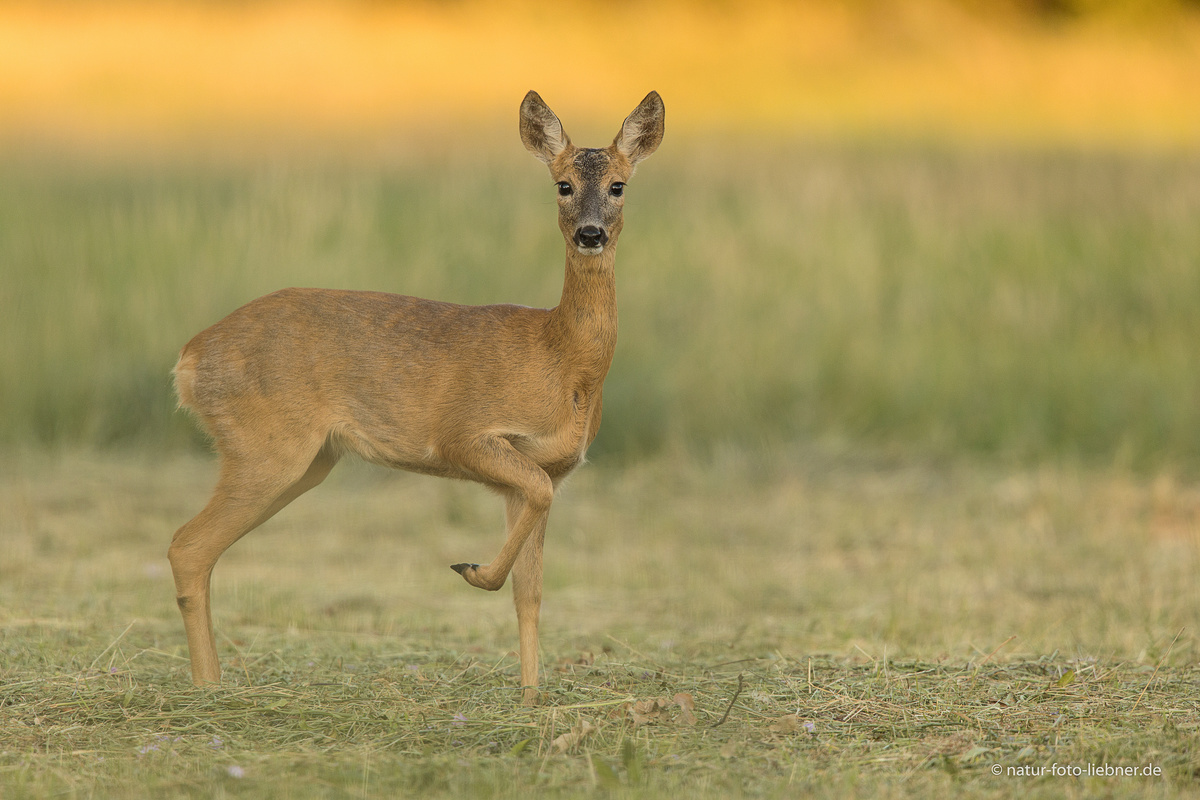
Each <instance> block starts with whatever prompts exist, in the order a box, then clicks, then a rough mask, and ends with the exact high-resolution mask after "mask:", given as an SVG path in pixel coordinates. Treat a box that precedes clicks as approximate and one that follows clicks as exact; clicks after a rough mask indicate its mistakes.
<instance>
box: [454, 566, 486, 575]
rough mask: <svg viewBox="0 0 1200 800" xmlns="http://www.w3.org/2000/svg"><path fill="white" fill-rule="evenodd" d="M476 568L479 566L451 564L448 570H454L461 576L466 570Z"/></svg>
mask: <svg viewBox="0 0 1200 800" xmlns="http://www.w3.org/2000/svg"><path fill="white" fill-rule="evenodd" d="M478 566H479V565H478V564H451V565H450V569H452V570H454V571H455V572H457V573H458V574H459V575H462V574H463V573H464V572H466V571H467V569H475V568H477V567H478Z"/></svg>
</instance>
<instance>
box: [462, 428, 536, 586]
mask: <svg viewBox="0 0 1200 800" xmlns="http://www.w3.org/2000/svg"><path fill="white" fill-rule="evenodd" d="M445 455H446V456H447V459H448V460H450V461H452V462H453V463H454V464H456V465H457V466H459V467H461V468H463V469H465V470H467V471H468V472H470V473H471V474H472V475H474V476H475V477H476V478H477V480H479V481H480V482H482V483H486V484H487V485H489V486H492V487H494V488H496V489H499V490H500V491H501V492H502V493H503V494H504V495H505V497H507V498H510V500H509V503H510V506H511V505H512V504H514V503H515V504H516V505H517V508H516V510H515V513H513V514H512V515H510V517H509V519H508V524H507V528H508V535H507V537H506V538H505V540H504V545H503V546H502V547H501V548H500V552H499V553H497V554H496V557H495V558H494V559H492V561H491V562H490V563H488V564H484V565H482V566H480V565H479V564H454V565H453V566H452V569H453V570H454V571H455V572H457V573H459V574H460V575H462V576H463V578H465V579H466V581H467V583H469V584H471V585H472V586H478V587H479V588H480V589H487V590H488V591H490V592H494V591H496V590H497V589H499V588H500V587H501V586H503V585H504V582H505V581H506V580H507V579H508V573H509V572H511V571H512V568H513V564H514V563H516V560H517V556H518V555H519V554H520V552H521V548H523V547H524V546H525V543H526V542H527V541H528V540H529V538H530V536H531V535H533V533H534V532H535V531H542V532H544V531H545V529H546V518H547V516H548V515H549V513H550V503H551V502H553V500H554V482H553V481H552V480H550V476H549V475H547V474H546V471H545V470H543V469H542V468H541V467H539V466H538V465H537V464H536V463H534V461H533V460H532V459H530V458H528V457H527V456H524V455H522V454H521V453H520V452H518V451H517V449H516V448H515V447H513V446H512V443H511V442H509V441H508V440H507V439H505V438H504V437H502V436H481V437H478V438H476V439H474V440H472V442H471V443H470V444H469V445H467V446H462V447H459V448H455V449H452V450H449V452H445Z"/></svg>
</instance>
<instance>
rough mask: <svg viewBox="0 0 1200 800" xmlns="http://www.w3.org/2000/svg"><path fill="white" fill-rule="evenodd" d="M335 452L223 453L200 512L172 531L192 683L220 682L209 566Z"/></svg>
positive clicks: (328, 464) (320, 472)
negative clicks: (173, 532)
mask: <svg viewBox="0 0 1200 800" xmlns="http://www.w3.org/2000/svg"><path fill="white" fill-rule="evenodd" d="M337 459H338V457H337V452H336V451H335V450H334V449H333V448H332V447H330V446H329V445H328V443H323V442H318V443H316V444H315V445H310V446H308V447H305V448H297V449H296V451H295V452H292V453H288V452H287V451H286V450H283V451H281V450H276V451H274V452H272V453H271V454H270V455H267V456H263V457H261V458H257V459H252V458H247V457H245V456H242V455H236V454H232V453H223V454H222V463H221V474H220V477H219V478H218V480H217V485H216V487H215V488H214V489H213V493H212V497H211V499H210V500H209V501H208V505H206V506H205V507H204V509H203V510H202V511H201V512H200V513H199V514H197V515H196V516H195V517H193V518H192V519H191V520H190V521H189V522H187V523H186V524H185V525H184V526H183V527H181V528H180V529H179V530H178V531H176V532H175V536H174V537H173V538H172V539H171V547H170V549H169V550H168V552H167V557H168V558H169V559H170V561H171V572H172V573H173V574H174V577H175V592H176V602H177V603H178V604H179V611H180V613H181V614H182V615H183V627H184V631H185V632H186V633H187V642H188V654H189V655H190V656H191V662H192V681H193V682H194V683H195V684H196V685H197V686H201V685H204V684H215V683H220V681H221V667H220V664H219V662H218V660H217V642H216V637H215V635H214V634H213V626H212V610H211V605H210V602H209V587H210V584H211V578H212V570H213V566H214V565H215V564H216V563H217V559H218V558H220V557H221V554H222V553H224V552H225V550H227V549H228V548H229V546H230V545H232V544H233V543H234V542H236V541H237V540H238V539H240V538H242V537H243V536H245V535H246V534H247V533H249V532H250V531H252V530H254V529H255V528H256V527H258V526H259V525H261V524H262V523H264V522H266V521H267V520H268V519H270V518H271V517H272V516H274V515H275V513H276V512H278V511H279V510H280V509H282V508H283V507H284V506H286V505H287V504H288V503H290V502H292V501H293V500H295V499H296V498H297V497H299V496H300V495H302V494H304V493H305V492H307V491H308V490H309V489H311V488H313V487H314V486H316V485H317V484H319V483H320V482H321V481H323V480H325V476H326V475H328V474H329V471H330V470H331V469H333V467H334V465H335V464H336V463H337Z"/></svg>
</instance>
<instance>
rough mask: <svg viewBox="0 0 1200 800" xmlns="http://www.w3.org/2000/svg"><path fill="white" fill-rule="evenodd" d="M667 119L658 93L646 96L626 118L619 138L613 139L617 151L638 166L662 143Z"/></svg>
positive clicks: (618, 135)
mask: <svg viewBox="0 0 1200 800" xmlns="http://www.w3.org/2000/svg"><path fill="white" fill-rule="evenodd" d="M665 117H666V109H665V108H663V101H662V98H661V97H659V96H658V92H651V93H650V94H648V95H646V98H645V99H644V100H642V102H641V103H639V104H638V107H637V108H635V109H634V110H633V113H632V114H630V115H629V116H628V117H626V118H625V122H624V123H623V124H622V125H621V130H620V132H619V133H618V134H617V138H615V139H613V144H614V145H616V148H617V151H618V152H620V153H621V155H623V156H625V157H626V158H628V159H629V163H630V164H632V165H634V166H637V163H638V162H639V161H641V160H643V159H644V158H646V157H647V156H649V155H650V154H651V153H653V152H654V151H655V150H657V149H658V145H659V144H660V143H661V142H662V137H663V119H664V118H665Z"/></svg>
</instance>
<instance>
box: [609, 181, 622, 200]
mask: <svg viewBox="0 0 1200 800" xmlns="http://www.w3.org/2000/svg"><path fill="white" fill-rule="evenodd" d="M608 190H609V191H610V192H612V196H613V197H620V196H621V195H623V194H625V184H623V183H621V182H619V181H618V182H617V183H614V184H613V185H612V186H610V187H608Z"/></svg>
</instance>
